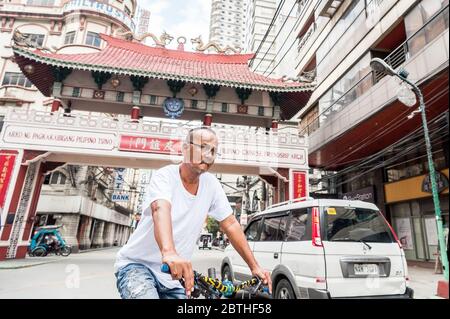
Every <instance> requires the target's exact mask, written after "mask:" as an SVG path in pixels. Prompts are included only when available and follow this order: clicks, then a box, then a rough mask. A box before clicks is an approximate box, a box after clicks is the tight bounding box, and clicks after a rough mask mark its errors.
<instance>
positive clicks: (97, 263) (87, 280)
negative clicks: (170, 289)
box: [0, 248, 223, 299]
mask: <svg viewBox="0 0 450 319" xmlns="http://www.w3.org/2000/svg"><path fill="white" fill-rule="evenodd" d="M117 250H118V249H117V248H115V249H108V250H101V251H93V252H86V253H82V254H73V255H71V256H69V257H67V258H64V257H61V258H60V259H59V260H58V261H56V262H52V263H48V264H44V265H38V266H33V267H29V268H21V269H0V299H21V298H29V299H35V298H39V299H40V298H44V299H47V298H51V299H116V298H119V294H118V293H117V290H116V286H115V277H114V273H113V272H114V271H113V264H114V258H115V255H116V253H117ZM222 254H223V253H222V252H220V251H217V250H211V251H208V250H206V251H203V250H200V251H198V250H197V251H196V252H195V255H194V259H193V266H194V268H195V269H197V270H198V271H200V272H203V273H207V269H208V268H209V267H216V268H217V271H219V268H220V262H221V260H222Z"/></svg>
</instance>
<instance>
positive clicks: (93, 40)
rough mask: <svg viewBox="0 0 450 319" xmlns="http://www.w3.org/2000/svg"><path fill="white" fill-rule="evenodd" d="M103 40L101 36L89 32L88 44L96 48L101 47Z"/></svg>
mask: <svg viewBox="0 0 450 319" xmlns="http://www.w3.org/2000/svg"><path fill="white" fill-rule="evenodd" d="M100 43H101V39H100V35H99V34H98V33H95V32H88V33H87V36H86V44H87V45H92V46H94V47H100Z"/></svg>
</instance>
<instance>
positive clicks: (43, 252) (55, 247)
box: [28, 226, 72, 257]
mask: <svg viewBox="0 0 450 319" xmlns="http://www.w3.org/2000/svg"><path fill="white" fill-rule="evenodd" d="M61 227H62V226H42V227H38V228H37V229H36V231H35V232H34V234H33V237H32V238H31V242H30V246H29V247H28V254H29V256H31V257H34V256H36V257H44V256H47V255H48V254H50V253H54V254H55V255H61V256H64V257H67V256H69V255H70V254H71V253H72V248H71V247H70V246H68V245H67V244H66V241H65V240H64V239H63V238H62V236H61V233H60V232H59V230H58V229H59V228H61Z"/></svg>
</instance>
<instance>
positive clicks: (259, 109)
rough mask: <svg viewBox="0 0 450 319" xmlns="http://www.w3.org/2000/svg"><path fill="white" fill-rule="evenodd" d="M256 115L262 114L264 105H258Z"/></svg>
mask: <svg viewBox="0 0 450 319" xmlns="http://www.w3.org/2000/svg"><path fill="white" fill-rule="evenodd" d="M258 116H264V106H258Z"/></svg>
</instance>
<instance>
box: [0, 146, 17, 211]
mask: <svg viewBox="0 0 450 319" xmlns="http://www.w3.org/2000/svg"><path fill="white" fill-rule="evenodd" d="M15 162H16V155H14V154H5V153H0V210H3V207H4V205H5V200H6V194H7V191H8V186H9V182H10V181H11V175H12V172H13V170H14V163H15Z"/></svg>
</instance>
